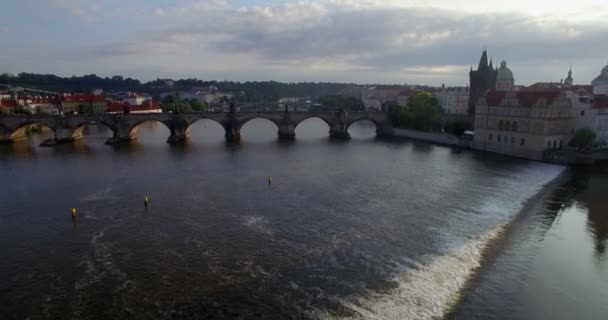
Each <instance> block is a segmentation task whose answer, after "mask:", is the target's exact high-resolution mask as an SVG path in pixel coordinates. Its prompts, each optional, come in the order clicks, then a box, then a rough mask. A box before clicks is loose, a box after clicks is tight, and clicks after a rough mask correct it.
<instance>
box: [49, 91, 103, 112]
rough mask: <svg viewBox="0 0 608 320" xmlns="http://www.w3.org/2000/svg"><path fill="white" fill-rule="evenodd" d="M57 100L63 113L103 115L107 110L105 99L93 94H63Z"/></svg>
mask: <svg viewBox="0 0 608 320" xmlns="http://www.w3.org/2000/svg"><path fill="white" fill-rule="evenodd" d="M59 100H60V102H61V110H62V112H64V113H78V112H81V113H82V112H85V113H89V112H90V113H105V112H106V109H107V108H108V104H107V102H106V98H105V97H103V96H96V95H93V94H73V95H72V94H64V95H62V96H60V97H59Z"/></svg>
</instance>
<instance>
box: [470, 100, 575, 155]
mask: <svg viewBox="0 0 608 320" xmlns="http://www.w3.org/2000/svg"><path fill="white" fill-rule="evenodd" d="M476 105H477V107H476V112H475V138H474V142H473V146H474V148H476V149H479V150H486V151H491V152H496V153H501V154H506V155H511V156H517V157H523V158H528V159H535V160H542V159H543V152H544V151H545V150H548V149H559V148H562V147H564V146H565V145H566V144H567V143H568V142H569V141H570V139H571V138H572V128H571V119H572V118H571V110H572V103H571V100H570V99H569V98H568V96H567V95H566V94H565V93H564V92H563V91H557V90H555V91H519V92H506V91H492V92H489V93H488V94H487V95H486V96H485V97H482V98H480V99H479V101H478V103H477V104H476Z"/></svg>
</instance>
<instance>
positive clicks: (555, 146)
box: [553, 140, 557, 149]
mask: <svg viewBox="0 0 608 320" xmlns="http://www.w3.org/2000/svg"><path fill="white" fill-rule="evenodd" d="M553 149H557V140H554V141H553Z"/></svg>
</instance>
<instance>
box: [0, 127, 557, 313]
mask: <svg viewBox="0 0 608 320" xmlns="http://www.w3.org/2000/svg"><path fill="white" fill-rule="evenodd" d="M255 123H256V122H254V123H253V124H255ZM257 124H258V125H254V126H251V127H249V128H247V127H245V128H243V132H242V134H243V140H244V142H243V143H242V144H241V145H238V146H229V147H227V146H226V145H225V143H224V141H223V134H224V132H223V129H222V128H221V127H219V128H218V127H217V126H212V125H211V124H207V125H205V122H204V121H200V122H197V123H195V124H194V125H193V127H191V128H190V134H191V139H190V142H189V143H188V144H186V145H185V146H179V147H172V146H169V145H167V143H166V139H167V136H168V130H167V129H166V127H165V126H164V125H162V124H155V123H144V124H142V126H141V127H140V128H139V130H138V139H137V141H134V142H133V143H131V144H125V145H119V146H116V147H110V146H106V145H104V142H105V140H104V138H106V137H107V135H109V134H111V133H109V132H107V131H103V129H101V131H100V132H98V133H99V134H94V133H93V131H92V130H89V129H87V130H85V131H86V133H87V134H86V136H85V138H84V139H83V140H82V141H81V142H79V143H76V144H74V145H71V146H70V145H66V146H61V148H41V147H37V145H35V144H32V145H31V148H30V149H28V150H29V151H27V152H26V153H24V155H22V154H16V153H14V152H7V153H3V154H2V155H1V156H0V160H1V161H0V185H1V186H2V190H3V192H2V193H0V251H1V252H2V254H3V256H2V259H0V274H1V275H2V277H0V310H2V315H3V316H4V317H3V319H5V318H6V319H26V318H28V317H29V318H31V319H40V318H48V319H66V318H69V319H82V318H87V319H108V318H114V319H166V318H178V319H179V318H193V319H196V318H200V319H205V318H208V319H294V318H295V319H404V318H406V319H407V318H417V319H429V318H440V317H441V316H442V314H443V312H444V310H445V307H446V306H447V305H448V304H449V302H450V301H453V298H454V295H455V294H457V292H458V290H459V288H460V287H461V286H462V284H463V283H465V280H466V279H467V278H468V277H469V275H470V273H471V272H474V271H475V270H476V268H477V267H478V266H479V263H480V258H481V252H482V251H481V250H482V248H483V247H484V246H485V245H486V244H487V243H488V241H490V240H491V239H492V238H493V237H495V236H496V235H497V234H499V232H500V230H501V229H502V228H503V226H504V225H505V224H507V223H508V222H509V221H511V220H512V218H513V217H514V216H515V215H516V214H517V213H518V212H519V211H520V210H521V208H522V206H523V203H524V202H525V200H526V199H528V198H529V197H530V196H532V195H534V194H535V193H536V192H537V191H538V190H540V189H541V188H542V187H543V185H544V184H545V183H547V182H549V181H551V180H552V179H554V178H555V177H557V176H559V175H560V173H561V172H562V171H563V168H562V167H560V166H553V165H547V164H542V163H538V162H528V161H523V160H517V159H509V158H505V157H498V156H496V157H494V156H492V155H488V154H479V153H473V152H454V151H453V149H450V148H446V147H441V146H432V145H428V144H421V143H412V142H409V141H390V140H382V139H374V138H373V131H374V128H373V126H367V127H366V126H365V124H362V126H359V124H357V123H356V124H353V126H351V128H350V129H349V132H350V133H351V136H353V139H352V140H351V141H331V140H329V139H328V138H327V137H328V130H329V128H328V127H327V125H326V124H325V123H323V122H322V121H321V120H318V119H316V120H314V119H311V120H309V121H306V122H305V123H302V124H301V125H300V126H298V128H297V129H296V134H297V136H296V140H295V141H293V142H287V143H284V142H279V141H277V132H276V127H275V126H274V125H273V124H268V123H266V122H263V121H260V122H257ZM359 129H360V130H361V131H360V132H357V130H359ZM321 133H322V135H321ZM366 134H367V135H370V134H371V135H370V138H369V139H368V138H365V135H366ZM103 135H106V136H103ZM213 135H215V136H213ZM214 137H215V138H217V139H215V138H214ZM358 137H364V138H358ZM62 148H63V149H62ZM28 152H29V153H28ZM268 176H272V177H273V180H272V181H273V183H272V185H271V186H269V185H268V183H267V177H268ZM144 195H145V196H149V197H150V204H149V206H148V207H147V208H146V207H144V206H143V197H144ZM73 207H76V208H78V214H77V221H76V224H73V223H72V221H71V217H70V213H69V209H70V208H73ZM562 216H563V215H561V216H560V215H557V218H556V217H555V215H554V218H553V219H554V220H555V222H554V223H553V225H554V226H555V225H558V224H559V223H560V219H562V218H560V217H562ZM537 225H538V224H537ZM551 228H553V227H551ZM544 229H545V230H546V228H544ZM548 233H550V232H548Z"/></svg>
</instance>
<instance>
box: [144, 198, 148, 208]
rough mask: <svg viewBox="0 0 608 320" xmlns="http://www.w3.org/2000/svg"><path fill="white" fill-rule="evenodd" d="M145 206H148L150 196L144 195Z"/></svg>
mask: <svg viewBox="0 0 608 320" xmlns="http://www.w3.org/2000/svg"><path fill="white" fill-rule="evenodd" d="M144 206H146V207H147V206H148V196H145V197H144Z"/></svg>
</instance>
